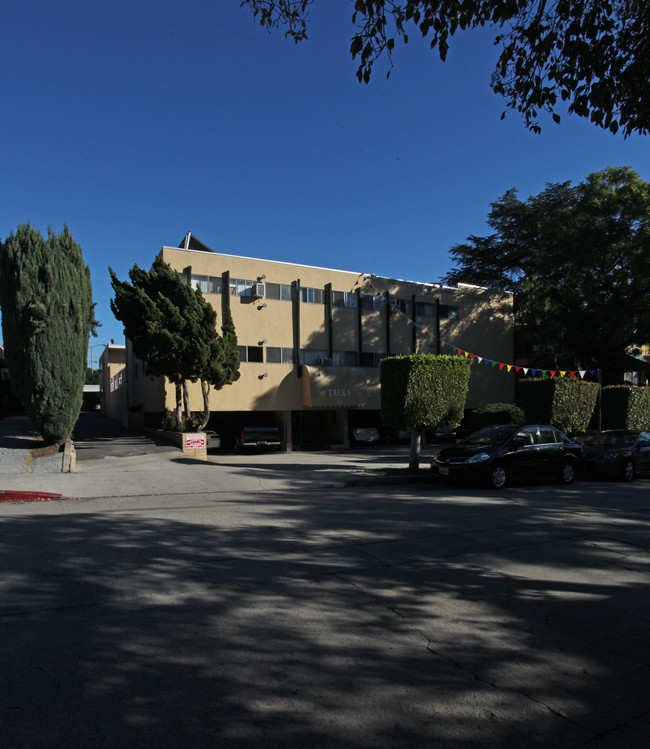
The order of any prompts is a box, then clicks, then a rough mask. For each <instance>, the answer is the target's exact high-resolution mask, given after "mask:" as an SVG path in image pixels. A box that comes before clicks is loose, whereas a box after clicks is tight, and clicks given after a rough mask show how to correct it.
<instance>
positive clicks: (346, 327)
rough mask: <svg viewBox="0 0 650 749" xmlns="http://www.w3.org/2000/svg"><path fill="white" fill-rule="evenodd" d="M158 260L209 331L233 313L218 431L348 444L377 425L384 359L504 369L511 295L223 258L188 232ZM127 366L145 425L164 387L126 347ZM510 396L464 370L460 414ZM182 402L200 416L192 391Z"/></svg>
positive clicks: (495, 379)
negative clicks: (231, 357)
mask: <svg viewBox="0 0 650 749" xmlns="http://www.w3.org/2000/svg"><path fill="white" fill-rule="evenodd" d="M161 255H162V258H163V260H165V261H166V262H167V263H169V264H170V265H171V266H172V267H173V268H174V269H175V270H177V271H178V273H179V274H180V275H181V276H182V277H183V278H184V279H185V280H187V281H189V282H190V283H191V284H192V285H194V286H196V287H198V288H200V289H201V291H202V292H203V295H204V297H205V298H206V300H208V301H209V302H210V303H211V304H212V305H213V307H214V308H215V310H216V312H217V325H218V326H220V324H221V319H222V317H223V313H224V310H225V308H226V307H229V308H230V311H231V314H232V318H233V321H234V324H235V329H236V333H237V339H238V344H239V352H240V360H241V367H240V373H241V376H240V378H239V380H237V382H235V383H233V384H232V385H228V386H226V387H224V388H223V389H222V390H220V391H215V390H211V392H210V409H211V420H210V425H209V427H210V428H213V429H216V430H217V431H218V432H226V431H227V430H229V429H232V428H233V426H239V425H243V426H248V425H252V424H266V425H269V424H274V425H277V426H279V427H280V430H281V434H282V439H283V443H284V444H285V445H286V447H287V449H292V448H293V447H299V446H316V445H340V444H346V442H347V440H348V434H349V430H350V429H351V428H353V427H356V426H379V425H380V405H381V401H380V387H379V371H380V370H379V363H380V361H381V359H382V358H383V357H384V356H387V355H396V354H411V353H451V352H450V350H449V349H448V348H447V347H446V346H445V344H447V345H448V346H454V347H458V348H461V349H462V350H463V351H467V352H473V353H475V354H476V355H477V356H483V357H489V358H490V359H498V360H500V361H512V355H513V320H512V296H511V295H509V294H505V293H502V292H496V291H492V290H488V289H483V288H478V287H474V286H459V287H458V288H456V287H453V288H451V287H444V286H442V285H440V284H434V283H417V282H413V281H402V280H397V279H390V278H384V277H381V276H376V275H372V276H367V275H365V274H361V273H353V272H348V271H341V270H333V269H328V268H321V267H314V266H309V265H299V264H292V263H286V262H278V261H272V260H264V259H259V258H252V257H242V256H238V255H227V254H221V253H216V252H214V251H212V250H211V249H210V248H209V247H207V246H206V245H204V244H203V243H202V242H200V241H199V240H198V239H196V238H195V237H194V236H192V235H191V234H189V233H188V235H187V236H186V237H185V239H184V240H183V242H182V243H181V246H180V247H163V248H162V250H161ZM125 363H126V403H125V407H126V409H127V411H128V413H129V418H130V420H131V422H132V423H133V422H134V420H136V419H138V418H139V419H141V421H142V423H144V424H151V425H154V424H155V423H156V420H157V419H159V418H160V415H161V414H162V412H163V410H164V409H165V408H167V409H173V408H174V407H175V391H174V388H173V386H172V385H171V384H170V383H168V382H165V381H163V380H162V379H161V378H156V377H151V376H149V375H148V373H147V368H146V362H142V361H139V360H138V359H137V358H136V357H135V356H134V355H133V352H132V351H131V348H130V346H129V342H128V341H127V344H126V360H125ZM513 397H514V379H513V377H512V376H508V375H507V374H504V372H502V371H499V370H497V371H495V370H494V369H493V368H489V367H488V368H486V367H478V366H476V367H472V374H471V377H470V390H469V395H468V400H467V406H468V407H469V408H477V407H480V406H482V405H485V404H486V403H488V402H495V401H507V402H511V401H512V400H513ZM105 402H106V403H107V407H109V406H108V399H106V401H105ZM190 403H191V407H192V409H193V410H201V409H202V397H201V391H200V385H199V383H196V384H190Z"/></svg>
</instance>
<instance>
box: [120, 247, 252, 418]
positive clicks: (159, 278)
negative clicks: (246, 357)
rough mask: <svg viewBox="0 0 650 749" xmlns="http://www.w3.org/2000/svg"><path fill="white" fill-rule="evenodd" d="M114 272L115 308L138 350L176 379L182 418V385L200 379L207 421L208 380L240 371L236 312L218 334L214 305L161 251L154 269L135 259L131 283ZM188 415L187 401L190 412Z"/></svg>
mask: <svg viewBox="0 0 650 749" xmlns="http://www.w3.org/2000/svg"><path fill="white" fill-rule="evenodd" d="M109 272H110V275H111V283H112V286H113V290H114V292H115V298H114V299H111V310H112V311H113V314H114V315H115V317H116V318H117V319H118V320H120V321H121V322H122V323H123V325H124V334H125V335H126V337H127V338H128V339H129V340H130V341H131V345H132V346H133V351H134V353H135V355H136V356H138V357H139V358H140V359H143V360H144V361H146V362H147V366H148V368H149V371H150V372H151V373H152V374H155V375H158V376H161V377H167V378H168V379H169V380H170V381H171V382H173V383H174V384H175V386H176V398H177V404H176V407H177V421H178V422H179V423H180V422H181V421H182V419H181V388H182V387H183V386H184V385H185V383H186V382H187V381H188V380H190V381H192V382H196V381H197V380H201V383H202V392H203V398H204V414H205V423H207V420H208V418H209V405H208V385H213V386H214V387H216V388H217V389H220V388H222V387H223V386H224V385H226V384H230V383H232V382H234V381H235V380H236V379H237V378H238V377H239V355H238V353H237V337H236V335H235V329H234V325H233V324H232V318H231V317H230V315H229V314H228V315H227V316H226V319H224V326H223V329H224V336H223V337H222V336H219V334H218V333H217V329H216V323H217V313H216V312H215V310H214V308H213V307H212V305H210V304H209V303H208V302H207V301H206V300H205V299H204V298H203V295H202V293H201V291H200V290H199V289H195V288H192V286H191V285H190V284H189V283H186V282H185V281H183V279H182V278H181V277H180V275H179V274H178V273H177V272H176V271H175V270H174V269H173V268H172V267H171V266H170V265H169V264H168V263H166V262H165V261H164V260H163V259H162V258H161V257H157V258H156V260H155V261H154V264H153V266H152V267H151V270H150V271H144V270H142V269H141V268H139V267H138V266H137V265H134V266H133V268H131V270H130V271H129V278H130V279H131V282H130V283H129V282H128V281H120V280H118V278H117V276H116V275H115V272H114V271H113V269H112V268H109ZM189 416H190V411H189V403H187V401H186V418H187V417H189ZM205 423H204V424H203V426H205ZM201 428H202V427H201Z"/></svg>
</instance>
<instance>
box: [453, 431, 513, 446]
mask: <svg viewBox="0 0 650 749" xmlns="http://www.w3.org/2000/svg"><path fill="white" fill-rule="evenodd" d="M515 429H516V427H486V428H485V429H479V430H478V432H474V434H470V435H469V437H465V439H464V440H462V441H461V442H460V444H461V445H498V444H500V443H501V442H505V440H507V439H508V437H510V436H511V435H512V433H513V432H514V431H515Z"/></svg>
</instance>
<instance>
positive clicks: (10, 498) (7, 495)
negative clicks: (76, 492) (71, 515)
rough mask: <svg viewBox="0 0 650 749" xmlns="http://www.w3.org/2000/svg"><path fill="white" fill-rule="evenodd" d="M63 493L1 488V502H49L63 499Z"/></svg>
mask: <svg viewBox="0 0 650 749" xmlns="http://www.w3.org/2000/svg"><path fill="white" fill-rule="evenodd" d="M61 496H62V495H61V494H52V493H50V492H21V491H11V490H2V489H0V502H48V501H50V500H52V499H61Z"/></svg>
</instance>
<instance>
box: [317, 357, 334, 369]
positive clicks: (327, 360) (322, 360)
mask: <svg viewBox="0 0 650 749" xmlns="http://www.w3.org/2000/svg"><path fill="white" fill-rule="evenodd" d="M316 364H318V366H319V367H331V366H332V364H333V361H332V359H331V357H329V356H320V357H318V359H316Z"/></svg>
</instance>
